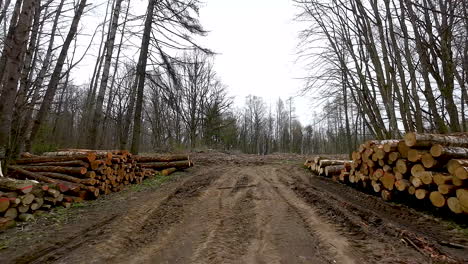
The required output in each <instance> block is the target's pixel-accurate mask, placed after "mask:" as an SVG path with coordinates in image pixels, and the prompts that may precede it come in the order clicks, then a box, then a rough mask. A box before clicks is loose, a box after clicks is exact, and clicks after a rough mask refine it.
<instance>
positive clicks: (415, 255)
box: [0, 156, 468, 263]
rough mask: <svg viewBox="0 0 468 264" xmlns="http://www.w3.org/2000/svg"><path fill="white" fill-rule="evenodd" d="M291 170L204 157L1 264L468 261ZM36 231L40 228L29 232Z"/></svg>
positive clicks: (438, 230) (424, 227)
mask: <svg viewBox="0 0 468 264" xmlns="http://www.w3.org/2000/svg"><path fill="white" fill-rule="evenodd" d="M283 161H284V160H282V159H275V158H271V159H268V158H263V159H262V158H258V157H251V156H250V157H232V156H227V157H222V158H219V157H207V158H205V159H202V158H200V160H199V162H198V166H197V167H196V168H193V169H191V170H190V171H189V172H187V173H185V175H183V176H181V177H179V179H178V180H175V181H172V182H169V183H168V184H166V185H164V186H162V187H161V188H160V189H157V190H156V191H151V192H150V191H145V192H138V193H131V194H128V195H127V196H126V197H116V198H115V199H126V200H125V201H126V202H125V203H123V204H122V203H118V204H119V205H116V204H115V203H113V202H112V201H110V202H109V205H108V206H107V207H106V206H103V208H95V209H93V210H92V211H90V213H89V214H88V215H87V217H86V221H85V222H83V220H80V221H72V222H70V223H67V224H66V225H62V226H57V227H51V228H50V231H49V232H45V233H41V234H42V235H41V236H38V237H34V238H32V239H30V240H28V241H26V242H24V241H21V243H23V245H24V243H26V245H24V247H21V249H23V250H15V249H14V246H15V241H12V242H11V245H10V246H9V247H8V248H7V249H4V250H2V251H0V262H1V263H15V262H16V263H18V262H19V263H21V262H23V263H31V262H32V263H103V262H106V263H403V262H404V263H428V262H430V261H436V262H452V263H457V262H459V263H462V262H465V261H468V259H466V258H467V257H468V251H467V250H466V247H465V248H464V247H460V248H454V247H447V246H444V245H447V243H443V242H447V241H450V242H453V243H452V244H457V245H461V246H463V245H466V244H468V243H467V240H468V238H467V237H466V236H464V234H463V233H462V232H458V231H457V230H456V229H454V228H451V227H450V226H449V225H445V224H444V223H441V222H440V221H437V220H435V219H433V218H431V217H427V216H424V215H423V214H422V213H419V212H416V211H414V210H410V209H407V208H405V207H398V206H395V205H391V204H388V203H384V202H383V201H381V200H379V199H378V198H376V197H372V196H369V195H366V194H363V193H360V192H358V191H356V190H353V189H350V188H349V187H347V186H343V185H340V184H337V183H334V182H331V181H329V180H327V179H322V178H319V177H315V176H312V175H310V174H309V173H307V172H306V171H305V170H303V169H302V168H301V167H300V165H299V164H300V162H301V160H299V159H298V160H294V161H291V162H283ZM119 206H120V207H119ZM83 213H86V212H83ZM428 227H430V228H428ZM34 228H35V227H34V224H33V225H32V226H31V227H30V230H28V232H35V229H34ZM37 228H39V227H37ZM8 232H9V234H10V235H14V234H15V233H14V232H20V231H8ZM8 232H7V235H8ZM54 232H55V234H56V235H52V234H51V233H54ZM16 243H20V242H19V241H18V242H16ZM463 258H465V259H463Z"/></svg>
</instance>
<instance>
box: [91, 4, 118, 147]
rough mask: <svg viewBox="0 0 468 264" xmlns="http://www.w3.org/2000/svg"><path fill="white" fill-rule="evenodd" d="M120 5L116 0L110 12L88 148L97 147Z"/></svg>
mask: <svg viewBox="0 0 468 264" xmlns="http://www.w3.org/2000/svg"><path fill="white" fill-rule="evenodd" d="M121 6H122V0H116V2H115V7H114V10H113V14H112V18H111V19H112V24H111V26H110V28H109V32H108V38H107V40H106V45H105V51H106V54H105V59H104V68H103V71H102V77H101V83H100V86H99V92H98V96H97V100H96V107H95V109H94V115H93V118H92V123H91V125H90V131H89V138H88V143H89V148H91V149H95V148H96V147H97V139H98V138H99V133H98V132H99V131H98V127H99V125H100V123H101V122H102V106H103V104H104V95H105V93H106V88H107V83H108V80H109V73H110V68H111V62H112V54H113V52H114V42H115V35H116V33H117V27H118V25H119V15H120V9H121ZM116 67H117V65H116Z"/></svg>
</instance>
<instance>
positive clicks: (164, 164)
mask: <svg viewBox="0 0 468 264" xmlns="http://www.w3.org/2000/svg"><path fill="white" fill-rule="evenodd" d="M192 165H193V163H192V162H191V161H190V159H189V157H188V156H187V155H185V156H183V155H164V156H163V155H156V156H150V157H143V156H135V155H131V154H130V153H129V152H128V151H125V150H109V151H108V150H105V151H104V150H83V149H67V150H60V151H57V152H47V153H44V154H43V155H42V156H35V155H31V154H29V153H23V154H22V156H21V158H20V159H18V160H16V161H15V162H14V163H13V164H12V165H10V166H9V167H8V175H7V176H8V178H0V216H3V217H0V229H1V227H2V226H9V225H11V224H14V221H15V220H21V221H27V220H29V219H31V218H32V216H33V214H34V213H36V212H41V211H44V210H48V209H50V208H51V207H54V206H64V207H70V206H71V204H72V203H73V202H81V201H83V200H89V199H95V198H97V197H98V196H100V195H101V194H109V193H111V192H118V191H121V190H122V189H124V188H125V186H127V185H129V184H134V183H141V182H142V181H143V180H144V179H145V178H147V177H150V176H154V175H164V176H166V175H169V174H171V173H173V172H175V171H177V170H180V169H185V168H188V167H190V166H192Z"/></svg>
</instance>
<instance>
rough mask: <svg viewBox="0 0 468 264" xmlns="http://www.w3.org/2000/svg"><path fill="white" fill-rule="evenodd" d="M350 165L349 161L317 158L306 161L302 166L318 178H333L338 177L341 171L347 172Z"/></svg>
mask: <svg viewBox="0 0 468 264" xmlns="http://www.w3.org/2000/svg"><path fill="white" fill-rule="evenodd" d="M351 163H352V161H351V160H332V159H327V158H323V157H320V156H317V157H314V158H312V159H308V160H306V162H305V163H304V166H305V167H306V168H308V169H310V170H311V171H312V172H314V173H316V174H318V175H320V176H326V177H334V176H338V175H340V173H341V171H342V170H349V169H350V167H351Z"/></svg>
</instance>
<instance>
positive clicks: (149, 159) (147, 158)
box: [133, 154, 317, 163]
mask: <svg viewBox="0 0 468 264" xmlns="http://www.w3.org/2000/svg"><path fill="white" fill-rule="evenodd" d="M133 159H134V160H135V161H136V162H138V163H145V162H158V161H182V160H190V157H189V156H188V155H185V154H180V155H155V156H134V157H133ZM316 163H317V162H316Z"/></svg>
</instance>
